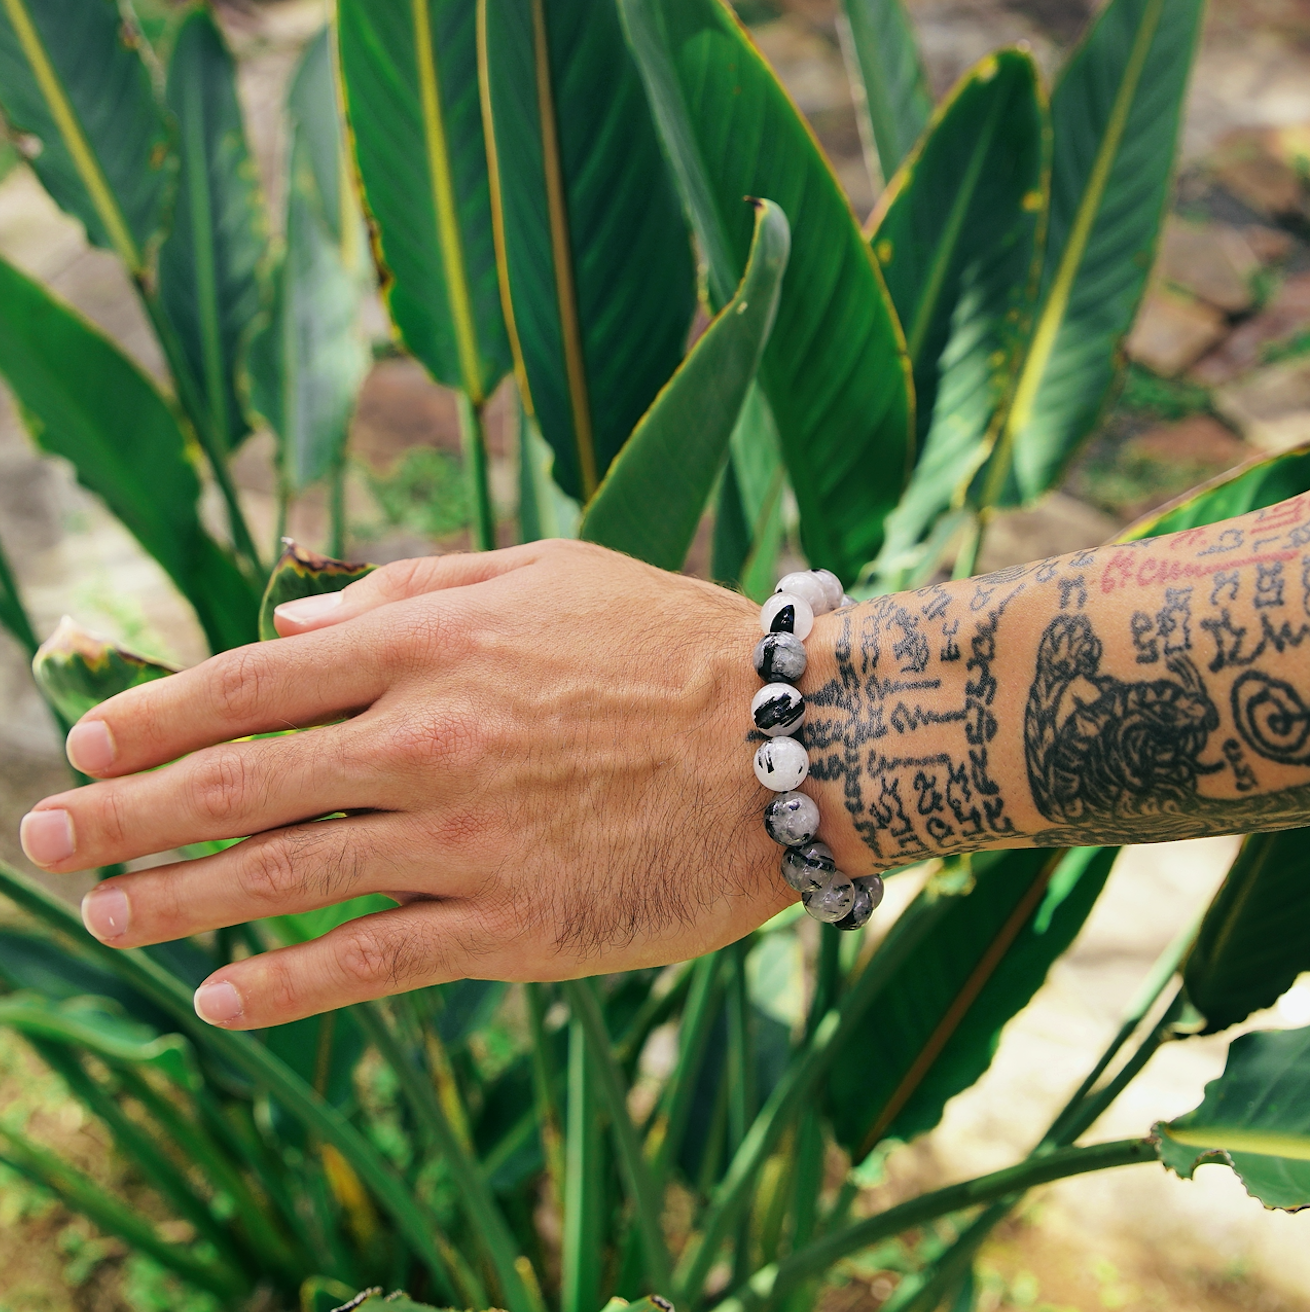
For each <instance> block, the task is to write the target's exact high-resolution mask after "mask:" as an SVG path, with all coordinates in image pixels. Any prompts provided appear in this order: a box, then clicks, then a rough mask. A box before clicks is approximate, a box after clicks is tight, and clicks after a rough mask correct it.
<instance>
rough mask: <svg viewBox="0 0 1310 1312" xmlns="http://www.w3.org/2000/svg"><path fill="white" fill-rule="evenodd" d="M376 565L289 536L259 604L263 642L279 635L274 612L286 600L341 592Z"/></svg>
mask: <svg viewBox="0 0 1310 1312" xmlns="http://www.w3.org/2000/svg"><path fill="white" fill-rule="evenodd" d="M376 568H377V566H376V565H359V564H352V563H350V562H349V561H345V560H333V559H332V558H331V557H330V556H320V555H319V554H318V552H317V551H310V550H309V548H308V547H302V546H301V545H300V544H299V543H297V542H292V541H291V539H290V538H288V539H286V550H285V551H284V552H283V553H282V555H281V557H280V558H279V559H278V562H277V564H276V565H274V566H273V572H272V573H271V574H270V575H269V576H268V587H267V588H265V589H264V598H263V600H262V601H261V602H260V604H259V637H260V641H261V642H267V641H268V640H269V639H270V638H276V637H277V630H276V629H275V628H274V627H273V612H274V611H275V610H276V609H277V608H278V607H279V606H280V605H281V604H282V603H283V602H284V601H295V600H296V599H297V598H298V597H317V596H320V595H322V594H323V593H325V592H340V591H341V589H342V588H344V587H346V585H347V584H350V583H354V581H355V580H356V579H362V578H363V577H364V575H365V574H371V573H372V572H373V571H374V570H375V569H376Z"/></svg>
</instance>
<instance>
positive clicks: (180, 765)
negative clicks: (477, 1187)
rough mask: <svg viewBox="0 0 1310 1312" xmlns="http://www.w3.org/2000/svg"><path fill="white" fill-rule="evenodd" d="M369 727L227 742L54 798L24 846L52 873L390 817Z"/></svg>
mask: <svg viewBox="0 0 1310 1312" xmlns="http://www.w3.org/2000/svg"><path fill="white" fill-rule="evenodd" d="M366 719H367V717H365V716H361V717H360V718H359V719H356V720H348V721H346V722H345V723H343V724H333V725H325V726H324V727H322V728H319V729H309V730H304V731H302V732H299V733H294V734H289V735H287V736H285V737H281V738H269V739H262V740H259V741H255V742H237V743H224V744H222V745H221V746H219V747H209V748H206V749H205V750H203V751H199V752H196V753H195V754H194V755H192V756H187V757H184V758H183V759H182V760H181V761H177V762H175V763H174V764H172V765H168V766H165V767H164V768H163V769H161V770H154V771H150V772H148V773H145V774H137V775H129V776H127V777H126V778H122V779H108V780H104V781H103V782H100V783H95V784H90V785H88V786H87V787H85V788H78V789H74V790H71V791H69V792H67V793H61V794H59V795H57V796H55V797H48V798H46V799H45V800H44V801H42V802H41V803H39V804H38V806H37V808H36V809H35V810H34V811H33V812H32V813H31V814H30V815H29V816H27V817H26V818H25V820H24V828H25V831H26V830H27V828H28V826H29V823H30V822H32V821H33V820H35V821H37V823H36V824H35V825H32V826H31V828H32V830H33V831H34V832H35V834H36V835H37V837H38V841H37V842H32V841H31V835H29V834H28V833H27V832H25V833H24V846H25V847H26V848H27V851H28V856H29V857H30V858H31V859H32V860H33V861H34V862H35V863H36V864H37V865H39V866H43V867H44V868H45V869H47V870H54V871H61V872H63V871H73V870H85V869H88V868H89V867H91V866H104V865H110V864H112V863H114V862H117V861H131V860H134V859H135V858H137V857H142V856H149V855H151V854H152V853H155V852H166V851H168V850H169V849H170V848H174V847H182V846H184V845H185V844H187V843H197V842H201V841H204V840H206V839H216V838H243V837H245V836H246V835H247V834H254V833H259V832H261V831H262V830H265V829H273V828H277V827H280V826H282V825H287V824H292V823H294V822H296V821H298V820H306V819H311V818H313V817H314V816H319V815H327V814H329V813H330V812H332V811H339V810H370V809H375V808H376V809H386V807H387V802H388V794H389V793H390V795H391V797H392V798H394V790H390V789H388V787H387V780H386V776H385V772H384V771H381V770H379V769H378V768H377V766H376V764H375V763H373V761H372V757H373V756H374V755H375V749H374V748H373V746H372V743H371V737H372V734H371V724H368V723H365V721H366ZM392 804H393V805H394V802H393V803H392ZM51 812H56V813H57V812H63V813H64V816H65V817H66V820H65V821H64V822H63V823H62V824H61V823H59V822H58V820H57V817H55V816H50V815H49V813H51ZM51 835H54V837H55V838H57V839H58V840H59V841H58V842H57V843H52V842H51V841H50V836H51Z"/></svg>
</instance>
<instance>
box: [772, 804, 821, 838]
mask: <svg viewBox="0 0 1310 1312" xmlns="http://www.w3.org/2000/svg"><path fill="white" fill-rule="evenodd" d="M764 828H765V830H766V831H767V832H768V835H769V837H770V838H771V839H773V841H774V842H775V843H781V844H782V845H783V847H798V846H800V844H802V843H808V842H810V841H812V840H813V838H814V835H815V834H817V833H818V832H819V804H818V803H817V802H816V801H815V800H814V798H812V797H810V796H809V795H808V794H806V793H779V794H778V796H777V797H775V798H774V799H773V800H772V801H771V802H770V803H769V804H768V806H766V807H765V808H764Z"/></svg>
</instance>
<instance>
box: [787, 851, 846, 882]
mask: <svg viewBox="0 0 1310 1312" xmlns="http://www.w3.org/2000/svg"><path fill="white" fill-rule="evenodd" d="M782 877H783V878H784V879H785V880H786V881H787V883H788V884H790V885H791V887H792V888H794V889H795V890H796V891H797V892H798V893H813V892H814V891H815V890H816V889H819V888H822V887H823V886H824V884H826V883H828V882H829V881H830V880H833V879H845V878H846V876H845V875H843V874H842V873H841V872H840V871H839V870H838V869H837V862H836V861H835V860H834V859H833V855H832V849H831V848H830V847H829V846H828V845H827V843H805V844H804V845H803V846H801V847H789V848H788V849H787V850H786V851H785V852H784V853H783V854H782Z"/></svg>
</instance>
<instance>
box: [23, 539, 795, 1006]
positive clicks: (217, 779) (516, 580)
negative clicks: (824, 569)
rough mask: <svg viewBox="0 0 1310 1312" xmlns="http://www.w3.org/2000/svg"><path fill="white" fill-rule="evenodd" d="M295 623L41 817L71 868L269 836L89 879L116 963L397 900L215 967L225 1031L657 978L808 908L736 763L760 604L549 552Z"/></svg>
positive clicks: (214, 990) (396, 582)
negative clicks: (575, 982) (367, 1006)
mask: <svg viewBox="0 0 1310 1312" xmlns="http://www.w3.org/2000/svg"><path fill="white" fill-rule="evenodd" d="M277 623H278V631H279V632H280V633H281V634H283V635H284V636H283V638H282V639H281V640H280V641H277V642H272V643H264V644H260V645H255V646H250V647H243V648H238V649H236V650H234V651H230V652H226V653H223V654H222V655H219V656H216V657H213V658H212V659H210V660H208V661H206V662H204V664H202V665H199V666H197V667H196V668H194V669H191V670H187V671H185V672H183V673H181V674H178V675H175V676H173V677H171V678H168V679H164V680H161V681H159V682H156V683H152V684H148V685H146V686H143V687H139V688H134V689H132V690H131V691H129V692H125V693H123V694H121V695H119V696H117V697H114V698H112V699H111V700H109V701H107V702H105V703H103V704H102V705H101V706H98V707H96V708H95V709H94V710H93V711H91V712H89V713H88V714H87V715H86V716H85V717H84V718H83V719H82V720H81V721H80V722H79V723H78V724H77V725H75V726H74V728H73V730H72V731H71V733H70V734H69V739H68V752H69V757H70V760H72V761H73V763H74V764H75V765H76V766H77V767H78V768H79V769H81V770H83V771H84V772H85V773H87V774H90V775H92V776H95V777H96V778H97V779H98V780H100V782H96V783H93V784H91V785H89V786H87V787H85V788H80V789H76V790H72V791H69V792H66V793H61V794H59V795H58V796H55V797H50V798H46V799H45V800H44V801H42V802H40V803H39V804H38V805H37V807H36V808H35V809H34V810H33V812H32V813H31V814H30V815H29V816H28V817H26V818H25V820H24V824H23V841H24V847H25V849H26V850H27V853H28V855H29V856H30V857H31V859H32V860H33V861H34V862H36V863H37V864H38V865H40V866H42V867H44V868H45V869H47V870H51V871H55V872H68V871H75V870H82V869H86V868H88V867H93V866H102V865H107V864H110V863H112V862H119V861H130V860H132V859H134V858H137V857H141V856H145V855H148V854H151V853H155V852H161V851H167V850H169V849H172V848H175V847H179V846H182V845H184V844H187V843H194V842H199V841H201V840H205V839H222V838H237V837H241V836H243V835H253V836H252V837H249V838H247V839H246V841H245V842H242V843H238V844H237V845H236V846H234V847H231V848H229V849H227V850H226V851H223V852H221V853H219V854H217V855H215V856H209V857H205V858H202V859H199V860H193V861H185V862H178V863H176V864H172V865H166V866H160V867H156V868H154V869H151V870H147V871H141V872H139V873H136V874H129V875H123V876H120V877H117V878H114V879H109V880H106V881H104V882H103V883H101V884H100V885H98V886H97V887H96V888H95V889H94V890H93V891H92V892H91V893H90V894H88V896H87V898H86V899H85V901H84V903H83V917H84V920H85V922H86V924H87V927H88V929H89V930H90V931H91V932H92V933H93V934H95V935H96V937H98V938H100V939H101V940H102V941H104V942H106V943H109V944H111V945H113V946H115V947H137V946H141V945H144V944H148V943H156V942H161V941H166V940H169V939H175V938H180V937H182V936H184V935H191V934H199V933H203V932H205V931H207V930H212V929H215V928H218V927H220V926H227V925H232V924H238V923H242V922H245V921H249V920H256V919H260V918H262V917H265V916H272V915H281V914H289V913H293V912H301V911H308V910H311V909H314V908H317V907H322V906H325V905H329V904H333V903H337V902H342V901H344V900H346V899H348V898H352V897H356V896H359V895H361V894H365V893H379V892H380V893H385V894H387V895H388V896H390V897H392V898H393V899H395V900H396V901H398V902H400V903H401V904H402V905H401V906H399V907H397V908H394V909H390V910H387V911H384V912H380V913H377V914H374V915H370V916H366V917H362V918H360V919H357V920H353V921H350V922H348V923H346V924H345V925H342V926H341V927H339V928H338V929H335V930H333V931H332V932H331V933H329V934H327V935H325V936H324V937H322V938H320V939H317V940H315V941H313V942H310V943H306V944H303V945H299V946H295V947H287V948H282V949H279V950H276V951H272V952H268V953H265V954H263V955H260V956H255V957H251V958H248V959H246V960H243V961H239V962H235V963H232V964H230V965H227V966H224V967H223V968H222V969H221V970H219V971H217V972H215V974H214V975H213V976H211V977H210V979H208V980H207V981H206V982H205V983H204V984H203V985H202V986H201V988H200V989H199V990H198V992H197V1002H196V1006H197V1010H198V1012H199V1013H200V1014H201V1015H202V1016H203V1017H204V1018H205V1019H206V1020H209V1021H212V1022H213V1023H216V1024H220V1025H225V1026H227V1027H229V1028H232V1029H246V1028H254V1027H263V1026H268V1025H275V1024H280V1023H283V1022H286V1021H290V1020H294V1019H296V1018H298V1017H301V1016H306V1015H312V1014H314V1013H316V1012H319V1011H323V1010H326V1009H328V1008H332V1007H339V1006H344V1005H347V1004H350V1003H354V1002H359V1001H362V1000H364V999H368V998H373V997H379V996H383V995H386V994H391V993H397V992H401V991H403V990H406V989H412V988H418V987H422V986H424V985H429V984H436V983H441V982H444V981H448V980H453V979H460V978H466V977H471V978H484V979H507V980H546V979H563V978H570V977H576V976H581V975H589V974H596V973H599V972H601V971H613V970H626V969H633V968H637V967H643V966H652V965H662V964H665V963H668V962H671V961H678V960H683V959H685V958H688V957H691V956H694V955H697V954H699V953H702V952H706V951H709V950H711V949H713V948H717V947H720V946H722V945H723V944H725V943H729V942H732V941H734V940H735V939H738V938H740V937H741V936H742V935H744V934H746V933H748V932H749V931H750V930H751V929H753V928H755V927H756V926H758V925H759V924H761V923H762V922H763V921H765V920H766V919H768V917H770V916H771V915H773V914H774V913H776V912H777V911H778V910H780V909H781V908H782V907H783V906H784V905H786V904H787V903H788V902H789V901H791V900H792V899H793V897H794V895H793V894H792V893H791V891H790V890H789V889H788V888H787V886H786V885H785V884H784V883H783V881H782V879H781V878H780V877H779V875H778V854H779V849H778V848H777V847H776V846H775V845H774V844H773V843H772V842H771V841H770V840H769V838H768V837H767V836H766V835H765V833H764V829H763V826H762V824H761V823H760V816H761V811H762V808H763V804H764V801H765V798H764V796H763V795H762V790H760V789H759V788H757V787H756V785H755V783H754V780H753V778H752V775H751V766H750V757H751V750H750V747H749V746H748V745H747V744H746V742H745V737H746V729H748V728H749V721H748V720H747V718H746V709H745V708H746V707H747V705H748V704H749V701H750V697H751V695H752V693H753V692H754V691H755V689H756V688H757V687H758V680H757V679H756V676H755V673H754V671H753V669H752V668H751V663H750V652H751V649H752V647H753V645H754V643H755V641H756V639H757V638H758V634H759V630H758V622H757V608H756V607H755V606H754V605H752V603H750V602H749V601H747V600H745V599H744V598H742V597H740V596H737V595H735V594H733V593H731V592H727V591H725V590H724V589H722V588H718V587H714V586H713V585H711V584H707V583H703V582H701V581H699V580H695V579H690V578H685V577H682V576H679V575H674V574H668V573H665V572H663V571H660V570H656V569H653V568H651V567H649V566H646V565H643V564H640V563H638V562H636V561H633V560H630V559H628V558H627V557H624V556H620V555H617V554H615V553H613V552H609V551H605V550H604V549H602V548H599V547H595V546H591V545H588V544H584V543H576V542H541V543H533V544H530V545H528V546H523V547H514V548H509V549H507V550H504V551H497V552H490V553H486V554H481V555H451V556H443V557H432V558H425V559H420V560H410V561H401V562H398V563H396V564H394V565H389V566H385V567H383V568H382V569H379V570H377V571H376V572H374V573H372V574H370V575H368V576H367V577H366V578H364V579H362V580H360V581H359V582H357V583H354V584H352V585H351V586H350V587H348V588H347V589H345V590H344V591H343V592H341V593H336V594H332V595H331V596H330V597H328V598H308V599H305V600H304V601H302V602H298V603H292V604H291V605H289V606H286V607H282V608H280V610H279V614H278V620H277ZM343 717H344V718H343ZM313 725H317V726H320V727H315V728H306V729H305V731H304V732H300V733H296V734H290V735H287V736H284V737H279V738H272V739H263V740H258V741H245V742H236V741H232V740H234V739H237V738H242V737H245V736H246V735H250V734H256V733H264V732H268V731H272V730H277V729H283V728H291V727H295V728H302V727H304V726H313ZM167 762H172V764H166V763H167ZM159 766H163V768H162V769H156V768H155V767H159ZM143 772H144V773H143ZM337 812H345V813H346V814H345V815H344V816H342V817H339V818H336V819H330V820H316V819H315V817H319V816H325V815H332V814H334V813H337Z"/></svg>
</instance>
